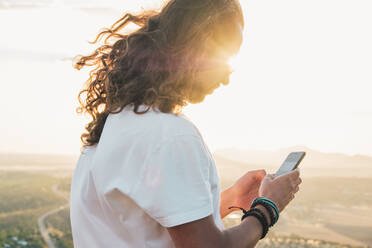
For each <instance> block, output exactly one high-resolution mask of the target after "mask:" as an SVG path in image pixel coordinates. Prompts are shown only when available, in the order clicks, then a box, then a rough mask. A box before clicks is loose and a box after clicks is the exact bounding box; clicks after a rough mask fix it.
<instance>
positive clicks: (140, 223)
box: [70, 105, 223, 248]
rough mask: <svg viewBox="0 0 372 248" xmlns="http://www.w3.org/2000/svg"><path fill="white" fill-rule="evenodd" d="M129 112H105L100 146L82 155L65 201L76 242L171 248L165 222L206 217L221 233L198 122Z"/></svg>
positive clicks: (216, 191) (96, 247)
mask: <svg viewBox="0 0 372 248" xmlns="http://www.w3.org/2000/svg"><path fill="white" fill-rule="evenodd" d="M132 109H133V106H132V105H130V106H126V107H125V108H124V109H123V111H121V112H120V113H118V114H109V115H108V117H107V119H106V122H105V125H104V129H103V131H102V134H101V137H100V141H99V143H98V144H97V145H95V146H90V147H86V148H84V149H83V151H82V153H81V155H80V157H79V160H78V162H77V165H76V168H75V171H74V175H73V178H72V184H71V198H70V207H71V209H70V217H71V226H72V235H73V242H74V247H75V248H126V247H133V248H141V247H146V248H168V247H175V246H174V244H173V242H172V239H171V237H170V235H169V233H168V231H167V229H166V227H171V226H176V225H180V224H183V223H187V222H191V221H194V220H197V219H201V218H204V217H206V216H208V215H211V214H212V215H213V217H214V221H215V223H216V225H217V227H218V228H219V229H220V230H223V224H222V220H221V216H220V213H219V206H220V185H219V177H218V174H217V170H216V166H215V163H214V160H213V157H212V155H211V153H210V151H209V149H208V147H207V145H206V144H205V143H204V141H203V138H202V136H201V135H200V133H199V131H198V129H197V128H196V127H195V125H194V124H193V123H192V122H191V121H190V120H189V119H188V118H187V117H186V116H185V115H184V114H182V113H181V114H180V115H178V116H177V115H175V114H172V113H169V114H165V113H162V112H160V111H158V110H152V109H150V110H149V111H148V112H147V113H146V114H142V115H137V114H135V113H134V112H133V110H132ZM144 109H145V106H143V105H141V106H140V110H144Z"/></svg>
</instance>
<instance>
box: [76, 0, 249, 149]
mask: <svg viewBox="0 0 372 248" xmlns="http://www.w3.org/2000/svg"><path fill="white" fill-rule="evenodd" d="M232 21H238V22H239V23H240V24H241V26H244V20H243V14H242V10H241V6H240V4H239V2H238V0H170V1H168V2H167V3H165V5H164V6H163V8H161V10H160V11H155V10H151V11H143V12H141V13H139V14H131V13H125V14H124V15H123V16H122V18H120V19H119V20H118V21H116V22H115V23H114V24H113V25H112V26H111V27H110V28H105V29H104V30H103V31H102V32H100V33H99V34H98V35H97V37H96V39H95V40H94V41H93V42H90V43H91V44H94V43H96V42H97V41H98V40H99V39H101V38H102V37H104V36H106V38H105V40H104V44H103V45H101V46H100V47H98V48H97V49H96V50H95V51H94V52H93V53H92V54H90V55H88V56H82V55H77V56H76V57H75V58H74V59H77V61H76V62H75V63H74V68H76V69H78V70H80V69H81V68H82V67H84V66H94V68H93V69H92V70H91V71H90V73H89V79H88V80H87V81H86V85H85V88H84V89H82V90H81V91H80V92H79V94H78V100H79V103H80V106H79V107H78V108H77V109H76V112H77V113H78V114H82V113H88V114H89V115H90V116H91V117H92V120H91V122H89V123H88V124H87V125H86V126H85V129H86V131H87V133H83V134H82V135H81V137H80V139H81V141H82V142H83V147H84V146H92V145H95V144H97V143H98V141H99V139H100V136H101V133H102V130H103V127H104V124H105V121H106V118H107V116H108V115H109V114H110V113H112V114H115V113H119V112H120V111H122V109H123V108H124V107H125V106H127V105H133V106H134V110H133V111H134V112H135V113H136V114H144V113H146V112H147V111H148V110H149V109H150V108H151V107H152V108H153V109H156V108H157V109H158V110H160V111H161V112H163V113H170V112H172V113H175V114H178V113H179V111H178V110H179V109H181V108H182V107H184V106H186V105H187V104H188V103H189V102H192V101H193V100H194V99H193V96H194V95H195V94H194V93H193V91H196V90H198V87H197V84H198V80H197V74H198V72H200V71H202V70H205V69H207V68H210V67H214V66H216V60H213V59H211V58H213V55H214V54H216V53H217V52H216V50H213V49H211V47H210V46H208V45H207V41H209V42H210V41H211V40H213V42H215V43H218V35H217V34H218V29H223V30H224V31H223V32H228V30H229V25H231V22H232ZM130 23H132V24H135V25H137V26H138V29H136V30H134V31H132V32H127V33H120V32H119V31H121V30H123V29H124V28H125V27H126V26H127V25H128V24H130ZM222 36H223V38H222V39H223V40H228V39H229V35H228V34H227V35H222ZM220 38H221V37H220ZM113 39H114V41H112V40H113ZM109 40H111V42H110V41H109ZM220 40H221V39H220ZM208 44H210V43H208ZM231 55H233V54H231ZM82 96H84V97H83V98H82ZM140 105H146V106H147V109H146V110H144V111H142V112H140V111H138V108H139V106H140ZM83 147H82V148H83ZM82 148H81V149H82Z"/></svg>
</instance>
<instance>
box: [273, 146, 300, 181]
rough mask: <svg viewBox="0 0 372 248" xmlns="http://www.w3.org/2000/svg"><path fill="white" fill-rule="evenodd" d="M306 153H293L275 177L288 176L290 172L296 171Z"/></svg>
mask: <svg viewBox="0 0 372 248" xmlns="http://www.w3.org/2000/svg"><path fill="white" fill-rule="evenodd" d="M305 154H306V152H291V153H290V154H289V155H288V156H287V158H286V159H285V160H284V162H283V164H282V165H281V166H280V168H279V170H278V171H277V172H276V173H275V177H278V176H280V175H284V174H287V173H288V172H290V171H292V170H294V169H296V168H297V167H298V165H299V164H300V162H301V161H302V159H303V158H304V157H305Z"/></svg>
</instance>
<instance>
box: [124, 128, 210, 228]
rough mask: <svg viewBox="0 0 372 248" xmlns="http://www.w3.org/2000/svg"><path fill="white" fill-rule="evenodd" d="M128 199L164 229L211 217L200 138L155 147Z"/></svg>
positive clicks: (172, 140)
mask: <svg viewBox="0 0 372 248" xmlns="http://www.w3.org/2000/svg"><path fill="white" fill-rule="evenodd" d="M129 196H130V197H131V198H132V199H133V200H134V201H135V202H136V203H137V204H138V205H139V206H140V207H141V208H142V209H144V211H145V212H146V213H147V214H149V215H150V216H151V217H152V218H153V219H155V220H156V221H157V222H159V223H160V224H161V225H162V226H165V227H171V226H176V225H180V224H183V223H187V222H191V221H194V220H198V219H201V218H204V217H206V216H208V215H211V214H212V213H213V199H212V193H211V187H210V183H209V160H208V155H207V152H206V150H205V147H204V146H203V143H202V141H201V139H200V137H197V136H193V135H179V136H175V137H173V138H170V139H169V140H165V141H163V142H161V143H160V144H158V145H157V146H156V147H155V148H154V149H153V150H152V152H151V153H150V154H149V155H148V156H147V158H146V162H145V165H144V167H143V169H142V173H141V176H140V178H139V181H138V183H137V184H136V185H135V186H134V187H133V189H132V190H131V192H130V194H129Z"/></svg>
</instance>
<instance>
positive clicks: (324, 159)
mask: <svg viewBox="0 0 372 248" xmlns="http://www.w3.org/2000/svg"><path fill="white" fill-rule="evenodd" d="M293 151H305V152H306V156H305V158H304V160H303V161H302V163H301V166H302V167H308V168H310V167H311V168H370V169H371V170H372V157H370V156H365V155H353V156H351V155H346V154H342V153H323V152H320V151H316V150H312V149H310V148H307V147H305V146H293V147H288V148H283V149H279V150H274V151H260V150H240V149H234V148H232V149H223V150H217V151H216V152H215V153H214V155H216V156H219V157H222V158H225V159H229V160H232V161H236V162H240V163H249V164H264V165H269V166H273V167H277V166H280V165H281V163H282V162H283V161H284V159H285V158H286V157H287V155H288V154H289V153H290V152H293Z"/></svg>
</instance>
